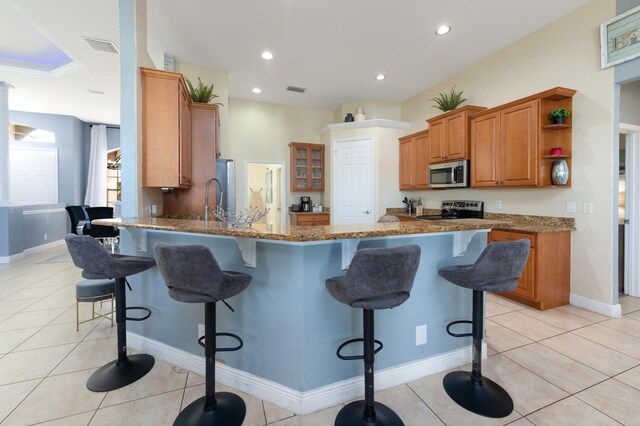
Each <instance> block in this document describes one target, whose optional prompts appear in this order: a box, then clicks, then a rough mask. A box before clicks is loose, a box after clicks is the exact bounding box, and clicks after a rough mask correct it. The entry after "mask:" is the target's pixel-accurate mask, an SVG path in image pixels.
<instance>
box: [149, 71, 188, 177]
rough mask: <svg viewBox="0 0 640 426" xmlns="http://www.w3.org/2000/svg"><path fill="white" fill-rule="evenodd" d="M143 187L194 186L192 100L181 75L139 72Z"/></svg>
mask: <svg viewBox="0 0 640 426" xmlns="http://www.w3.org/2000/svg"><path fill="white" fill-rule="evenodd" d="M140 74H141V76H142V186H145V187H168V188H189V187H190V186H191V98H190V96H189V92H188V90H187V87H186V85H185V82H184V78H183V77H182V75H181V74H179V73H175V72H169V71H161V70H154V69H149V68H140Z"/></svg>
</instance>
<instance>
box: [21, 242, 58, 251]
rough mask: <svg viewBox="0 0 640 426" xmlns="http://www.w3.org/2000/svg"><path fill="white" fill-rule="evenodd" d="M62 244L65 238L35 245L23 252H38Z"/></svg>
mask: <svg viewBox="0 0 640 426" xmlns="http://www.w3.org/2000/svg"><path fill="white" fill-rule="evenodd" d="M61 244H64V240H57V241H52V242H50V243H47V244H40V245H39V246H35V247H31V248H28V249H24V251H23V253H24V254H33V253H38V252H40V251H43V250H47V249H50V248H52V247H55V246H59V245H61Z"/></svg>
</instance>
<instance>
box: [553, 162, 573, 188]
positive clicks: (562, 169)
mask: <svg viewBox="0 0 640 426" xmlns="http://www.w3.org/2000/svg"><path fill="white" fill-rule="evenodd" d="M568 181H569V165H568V164H567V162H566V161H565V160H560V161H556V162H555V163H553V167H552V168H551V182H552V183H553V184H554V185H566V184H567V182H568Z"/></svg>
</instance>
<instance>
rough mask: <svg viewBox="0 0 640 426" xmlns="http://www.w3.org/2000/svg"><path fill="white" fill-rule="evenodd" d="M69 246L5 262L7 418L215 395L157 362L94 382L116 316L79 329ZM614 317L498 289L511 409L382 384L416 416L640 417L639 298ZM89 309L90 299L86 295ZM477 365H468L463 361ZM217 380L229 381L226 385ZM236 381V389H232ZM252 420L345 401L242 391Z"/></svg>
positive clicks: (435, 381)
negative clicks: (66, 255)
mask: <svg viewBox="0 0 640 426" xmlns="http://www.w3.org/2000/svg"><path fill="white" fill-rule="evenodd" d="M65 250H66V249H65V247H64V246H63V245H60V246H56V247H54V248H51V249H47V250H46V251H42V252H39V253H36V254H32V255H30V256H28V257H27V258H25V259H23V260H20V261H18V262H15V263H12V264H9V265H0V277H1V278H0V422H1V424H2V425H3V426H4V425H31V424H46V425H64V426H68V425H71V426H73V425H154V426H155V425H165V424H167V425H171V424H172V423H173V419H174V418H175V417H176V415H177V414H178V413H179V412H180V410H181V408H182V407H185V406H186V405H188V404H189V403H190V402H191V401H193V400H195V399H196V398H198V397H200V396H201V395H203V393H204V386H203V379H202V377H200V376H198V375H196V374H193V373H190V372H187V371H184V370H182V369H180V368H177V367H175V366H172V365H170V364H167V363H165V362H162V361H159V360H157V361H156V366H155V367H154V368H153V370H152V371H151V373H149V374H148V375H147V376H145V377H144V378H143V379H141V380H140V381H139V382H137V383H134V384H132V385H130V386H127V387H126V388H123V389H119V390H116V391H113V392H107V393H94V392H90V391H88V390H87V389H86V387H85V381H86V379H87V377H88V376H89V375H90V374H91V373H92V372H93V371H95V369H96V368H97V367H99V366H101V365H102V364H104V363H105V362H107V361H109V360H111V359H113V358H115V356H116V354H115V335H114V329H113V328H111V327H110V324H109V322H108V321H106V320H101V321H100V320H96V321H91V322H89V323H86V324H83V325H82V326H81V327H80V331H79V332H76V330H75V308H74V284H75V282H76V281H77V280H78V279H79V277H80V274H79V271H78V269H76V268H75V267H74V266H73V264H72V263H70V262H56V263H47V262H46V260H47V259H49V258H51V257H54V256H58V255H60V254H61V253H63V252H64V251H65ZM620 303H621V304H622V311H623V313H624V316H623V317H622V318H620V319H610V318H607V317H604V316H601V315H598V314H595V313H593V312H589V311H585V310H582V309H580V308H576V307H574V306H563V307H560V308H556V309H552V310H548V311H545V312H540V311H537V310H534V309H530V308H528V307H525V306H522V305H520V304H517V303H514V302H511V301H509V300H506V299H503V298H501V297H499V296H495V295H488V296H487V309H486V311H487V343H488V346H489V358H488V359H487V361H485V363H484V370H483V371H484V373H485V374H486V376H487V377H489V378H491V379H493V380H495V381H497V382H498V383H500V384H502V385H503V386H504V387H505V388H506V389H507V391H508V392H509V393H510V394H511V396H512V397H513V399H514V402H515V411H514V412H513V413H512V414H511V415H510V416H509V417H507V418H505V419H498V420H494V419H487V418H484V417H479V416H476V415H474V414H470V413H469V412H467V411H465V410H463V409H462V408H460V407H459V406H457V405H456V404H455V403H453V402H452V401H451V399H450V398H449V397H448V396H447V395H446V393H445V392H444V390H443V389H442V377H443V376H444V374H446V372H444V373H440V374H435V375H433V376H429V377H425V378H422V379H420V380H416V381H414V382H411V383H407V384H404V385H400V386H396V387H394V388H391V389H386V390H383V391H380V392H378V393H377V394H376V398H377V399H378V400H379V401H381V402H384V403H385V404H387V405H389V406H392V407H393V408H394V409H395V411H396V412H397V413H398V414H399V415H400V416H401V417H402V418H403V419H404V421H405V424H407V425H420V426H423V425H504V424H511V425H517V426H527V425H554V426H555V425H619V424H624V425H634V424H635V425H637V424H640V404H638V401H640V299H637V298H632V297H622V298H621V299H620ZM81 306H82V310H83V312H84V314H85V315H87V314H88V310H89V309H90V306H89V305H88V304H82V305H81ZM462 368H463V369H469V366H463V367H462ZM218 389H220V390H225V389H227V388H226V387H225V386H222V385H219V386H218ZM227 390H228V389H227ZM237 393H238V394H240V395H241V397H242V398H243V399H244V400H245V402H246V404H247V417H246V420H245V424H246V425H250V426H253V425H256V426H258V425H280V426H301V425H304V426H314V425H318V426H325V425H332V424H333V419H334V418H335V416H336V413H337V412H338V411H339V410H340V408H341V405H338V406H335V407H331V408H327V409H325V410H322V411H319V412H316V413H312V414H309V415H306V416H294V415H293V413H292V412H290V411H288V410H285V409H282V408H280V407H278V406H275V405H273V404H270V403H268V402H266V401H261V400H259V399H256V398H253V397H251V396H249V395H246V394H243V393H241V392H237Z"/></svg>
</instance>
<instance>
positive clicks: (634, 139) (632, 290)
mask: <svg viewBox="0 0 640 426" xmlns="http://www.w3.org/2000/svg"><path fill="white" fill-rule="evenodd" d="M620 133H622V134H625V135H627V142H626V144H625V145H626V149H625V151H626V153H625V156H626V163H627V164H628V165H630V167H628V168H627V170H626V171H625V175H626V179H625V219H629V224H628V225H627V226H626V227H625V238H624V292H625V294H628V295H630V296H635V297H640V262H638V261H637V259H638V258H639V257H640V196H638V194H640V193H639V192H638V191H640V126H636V125H633V124H625V123H620ZM616 219H617V216H616ZM614 284H615V285H616V286H617V285H618V283H614Z"/></svg>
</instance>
